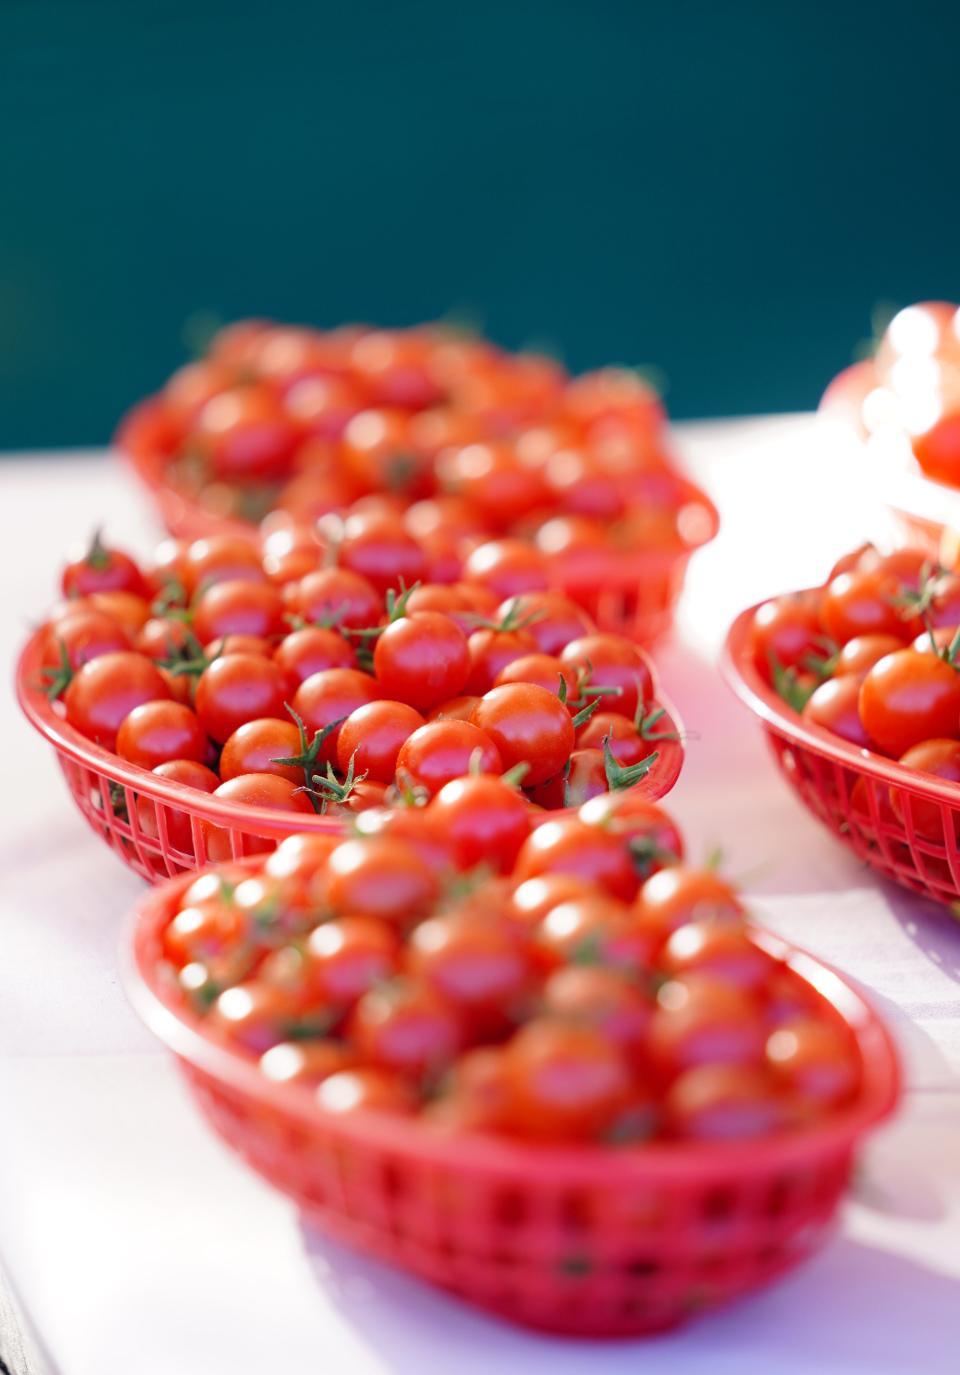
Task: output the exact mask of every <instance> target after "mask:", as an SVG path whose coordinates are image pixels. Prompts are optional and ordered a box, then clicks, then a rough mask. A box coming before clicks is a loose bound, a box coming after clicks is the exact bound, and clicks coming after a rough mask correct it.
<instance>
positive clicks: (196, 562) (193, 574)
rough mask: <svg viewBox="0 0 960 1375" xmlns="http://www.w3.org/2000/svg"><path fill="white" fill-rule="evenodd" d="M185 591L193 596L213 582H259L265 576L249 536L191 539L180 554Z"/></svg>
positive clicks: (258, 555)
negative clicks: (192, 540)
mask: <svg viewBox="0 0 960 1375" xmlns="http://www.w3.org/2000/svg"><path fill="white" fill-rule="evenodd" d="M183 573H184V576H185V579H186V582H185V591H186V592H187V594H188V595H191V596H192V595H193V594H194V593H196V592H199V591H201V590H202V589H204V588H207V587H212V586H213V584H214V583H217V582H233V581H236V580H237V579H242V580H243V581H244V582H262V581H264V578H265V574H264V572H263V568H262V567H261V565H260V554H259V552H258V550H257V546H256V543H255V541H254V539H253V538H252V537H251V538H250V539H247V538H245V537H243V536H241V535H208V536H207V537H206V538H205V539H198V540H194V542H193V544H191V545H190V546H189V548H188V549H187V551H186V554H185V555H184V560H183Z"/></svg>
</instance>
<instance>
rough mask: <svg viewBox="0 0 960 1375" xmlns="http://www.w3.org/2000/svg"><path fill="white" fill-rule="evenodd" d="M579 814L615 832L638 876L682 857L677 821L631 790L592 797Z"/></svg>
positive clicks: (653, 871)
mask: <svg viewBox="0 0 960 1375" xmlns="http://www.w3.org/2000/svg"><path fill="white" fill-rule="evenodd" d="M579 816H580V819H581V820H582V821H585V822H586V823H587V824H588V825H590V826H600V827H602V828H603V829H604V830H606V831H609V832H611V833H612V834H613V835H614V836H616V837H617V838H618V840H619V842H620V844H621V845H623V846H625V847H626V848H627V850H628V852H629V854H630V858H631V859H632V861H633V866H634V869H635V870H636V872H637V873H638V874H639V875H640V876H641V878H649V876H650V875H651V874H654V873H656V872H657V870H658V869H662V868H663V867H664V865H673V864H678V863H679V862H680V861H681V860H682V859H683V837H682V836H681V834H680V830H679V828H678V826H677V824H676V822H675V821H674V820H673V818H672V817H670V816H668V815H667V813H666V812H665V811H664V810H663V808H662V807H658V806H657V804H656V803H655V802H648V801H647V800H646V799H645V798H642V797H638V796H637V794H636V793H635V792H634V791H632V790H629V789H628V790H627V791H626V792H623V793H607V794H606V795H605V796H603V797H595V798H592V799H591V800H590V801H589V802H585V803H584V805H583V806H582V807H581V808H580V812H579Z"/></svg>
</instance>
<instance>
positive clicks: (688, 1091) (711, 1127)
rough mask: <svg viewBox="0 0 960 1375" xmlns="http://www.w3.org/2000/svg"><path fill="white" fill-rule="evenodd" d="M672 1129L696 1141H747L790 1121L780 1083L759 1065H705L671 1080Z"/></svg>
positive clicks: (666, 1106) (669, 1110) (668, 1110)
mask: <svg viewBox="0 0 960 1375" xmlns="http://www.w3.org/2000/svg"><path fill="white" fill-rule="evenodd" d="M664 1112H665V1117H666V1123H667V1127H668V1129H669V1130H670V1132H671V1133H672V1135H674V1136H678V1137H681V1138H683V1139H685V1140H690V1141H744V1140H749V1139H751V1138H753V1137H757V1136H770V1135H772V1134H773V1133H775V1132H778V1131H781V1130H782V1129H783V1128H784V1127H787V1126H789V1125H790V1119H789V1115H788V1110H787V1106H786V1105H785V1103H784V1102H783V1100H782V1098H781V1097H780V1096H779V1095H778V1090H777V1084H776V1081H775V1080H774V1079H773V1077H772V1076H771V1075H770V1074H769V1073H768V1072H767V1071H766V1070H764V1069H762V1068H758V1067H757V1066H755V1065H736V1064H734V1065H726V1064H723V1065H701V1066H699V1067H698V1068H696V1069H690V1070H687V1072H686V1073H685V1074H681V1075H679V1076H678V1078H676V1079H675V1080H674V1082H673V1083H672V1084H671V1086H670V1089H669V1092H668V1093H667V1095H666V1098H665V1100H664Z"/></svg>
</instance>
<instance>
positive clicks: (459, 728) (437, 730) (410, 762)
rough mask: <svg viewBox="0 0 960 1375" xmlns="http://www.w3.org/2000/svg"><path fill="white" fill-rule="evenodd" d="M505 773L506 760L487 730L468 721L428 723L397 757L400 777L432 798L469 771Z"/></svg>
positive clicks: (409, 738) (406, 742) (412, 735)
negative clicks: (502, 757)
mask: <svg viewBox="0 0 960 1375" xmlns="http://www.w3.org/2000/svg"><path fill="white" fill-rule="evenodd" d="M471 768H472V769H473V770H474V771H475V772H477V773H502V772H503V760H502V759H501V757H500V751H499V750H498V749H497V747H496V745H495V744H494V742H493V740H492V739H491V737H490V736H489V735H488V734H487V733H486V731H483V730H480V728H479V727H478V726H475V725H473V724H472V722H469V721H460V720H458V719H456V718H451V719H449V720H444V721H429V722H428V723H427V724H426V725H424V726H420V727H419V728H418V729H417V730H415V731H414V732H413V733H412V734H411V735H410V736H408V738H407V739H406V740H405V741H404V743H403V745H402V746H401V748H400V753H399V754H398V755H397V763H396V772H397V777H398V778H400V779H402V780H403V781H404V782H406V783H409V784H411V785H412V786H413V787H415V788H423V789H425V791H426V792H428V793H429V794H430V795H431V796H433V794H434V793H436V792H439V790H440V789H441V788H442V787H443V786H444V784H445V783H449V782H450V781H451V779H454V778H461V777H463V775H464V774H467V773H469V772H470V770H471Z"/></svg>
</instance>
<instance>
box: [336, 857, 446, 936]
mask: <svg viewBox="0 0 960 1375" xmlns="http://www.w3.org/2000/svg"><path fill="white" fill-rule="evenodd" d="M324 896H325V900H326V903H327V904H328V905H329V907H330V909H331V910H332V911H333V912H335V913H338V914H339V915H342V916H358V917H359V916H363V917H378V918H381V919H382V920H384V921H389V922H393V923H395V924H396V925H398V926H402V925H403V924H405V923H406V922H409V921H415V920H416V919H417V918H418V917H421V916H423V915H424V913H425V912H426V911H427V910H428V908H429V907H430V904H431V903H432V902H433V901H434V899H435V898H436V896H437V876H436V875H435V874H434V873H432V872H431V870H430V868H429V867H428V865H427V863H426V861H425V860H424V859H423V858H422V856H421V855H419V854H417V852H416V851H415V850H413V849H411V847H410V846H408V845H404V844H403V843H402V842H401V841H399V840H394V839H392V838H391V837H390V836H388V835H382V836H375V837H371V838H365V839H363V840H347V841H344V842H343V844H342V845H339V846H338V847H337V849H336V850H334V852H333V853H332V855H331V856H330V859H329V861H328V863H327V873H326V882H325V885H324Z"/></svg>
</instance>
